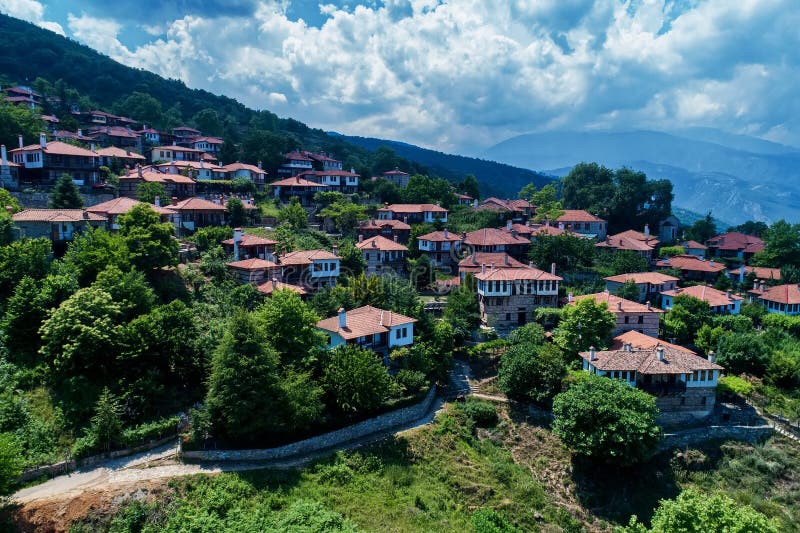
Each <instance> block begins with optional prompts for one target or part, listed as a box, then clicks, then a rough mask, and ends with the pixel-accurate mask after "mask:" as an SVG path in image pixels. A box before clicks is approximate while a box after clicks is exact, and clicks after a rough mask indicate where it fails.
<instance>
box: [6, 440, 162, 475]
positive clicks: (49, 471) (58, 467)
mask: <svg viewBox="0 0 800 533" xmlns="http://www.w3.org/2000/svg"><path fill="white" fill-rule="evenodd" d="M176 438H177V435H170V436H169V437H164V438H163V439H158V440H153V441H149V442H147V443H145V444H140V445H139V446H133V447H131V448H125V449H123V450H115V451H113V452H106V453H101V454H99V455H92V456H90V457H84V458H83V459H78V460H75V459H69V460H67V461H61V462H60V463H54V464H51V465H42V466H36V467H34V468H29V469H27V470H25V471H24V472H23V473H22V475H21V476H19V478H18V479H19V481H31V480H32V479H36V478H39V477H42V476H54V475H57V474H67V473H69V472H73V471H75V470H77V469H78V468H84V467H87V466H92V465H94V464H97V463H99V462H102V461H105V460H107V459H117V458H120V457H126V456H128V455H133V454H135V453H139V452H144V451H147V450H152V449H153V448H158V447H159V446H162V445H164V444H166V443H168V442H170V441H174V440H175V439H176Z"/></svg>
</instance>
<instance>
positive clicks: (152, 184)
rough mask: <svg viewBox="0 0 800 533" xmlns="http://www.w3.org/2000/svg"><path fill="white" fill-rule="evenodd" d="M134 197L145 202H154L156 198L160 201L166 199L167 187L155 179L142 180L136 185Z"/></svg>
mask: <svg viewBox="0 0 800 533" xmlns="http://www.w3.org/2000/svg"><path fill="white" fill-rule="evenodd" d="M136 198H137V199H138V200H139V201H140V202H144V203H146V204H154V203H156V198H159V199H160V200H161V201H162V202H166V201H167V189H166V188H165V187H164V184H163V183H158V182H157V181H143V182H142V183H140V184H139V185H137V186H136Z"/></svg>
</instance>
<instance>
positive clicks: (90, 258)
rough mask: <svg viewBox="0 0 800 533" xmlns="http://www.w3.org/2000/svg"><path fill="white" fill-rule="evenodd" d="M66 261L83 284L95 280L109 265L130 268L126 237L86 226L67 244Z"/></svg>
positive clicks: (123, 268)
mask: <svg viewBox="0 0 800 533" xmlns="http://www.w3.org/2000/svg"><path fill="white" fill-rule="evenodd" d="M64 263H65V264H67V265H69V266H70V267H72V268H73V269H74V270H75V272H76V274H77V276H78V281H79V282H80V284H81V285H83V286H86V285H89V284H90V283H91V282H93V281H94V280H95V278H96V277H97V274H98V273H99V272H100V271H101V270H103V269H104V268H106V267H108V266H115V267H117V268H119V269H120V270H128V268H130V259H129V254H128V247H127V246H126V244H125V239H124V238H123V237H122V236H121V235H119V234H114V233H109V232H107V231H106V230H105V229H103V228H86V230H85V231H83V232H81V233H80V234H78V235H76V236H75V238H74V239H73V240H72V242H71V243H69V245H68V246H67V252H66V254H64Z"/></svg>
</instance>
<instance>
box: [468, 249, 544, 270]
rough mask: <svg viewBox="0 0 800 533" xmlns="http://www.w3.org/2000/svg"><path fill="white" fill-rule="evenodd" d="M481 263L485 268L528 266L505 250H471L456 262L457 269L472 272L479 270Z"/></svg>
mask: <svg viewBox="0 0 800 533" xmlns="http://www.w3.org/2000/svg"><path fill="white" fill-rule="evenodd" d="M482 265H486V267H487V268H491V267H492V266H494V267H495V268H528V265H526V264H524V263H521V262H519V261H517V260H516V259H514V258H513V257H511V256H510V255H508V254H507V253H505V252H473V253H472V254H470V255H468V256H467V257H465V258H464V259H462V260H461V261H459V262H458V270H459V272H461V271H467V272H474V271H476V270H480V269H481V266H482Z"/></svg>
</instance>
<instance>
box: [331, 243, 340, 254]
mask: <svg viewBox="0 0 800 533" xmlns="http://www.w3.org/2000/svg"><path fill="white" fill-rule="evenodd" d="M331 253H332V254H333V255H339V247H338V246H336V245H335V244H334V245H333V246H331Z"/></svg>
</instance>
